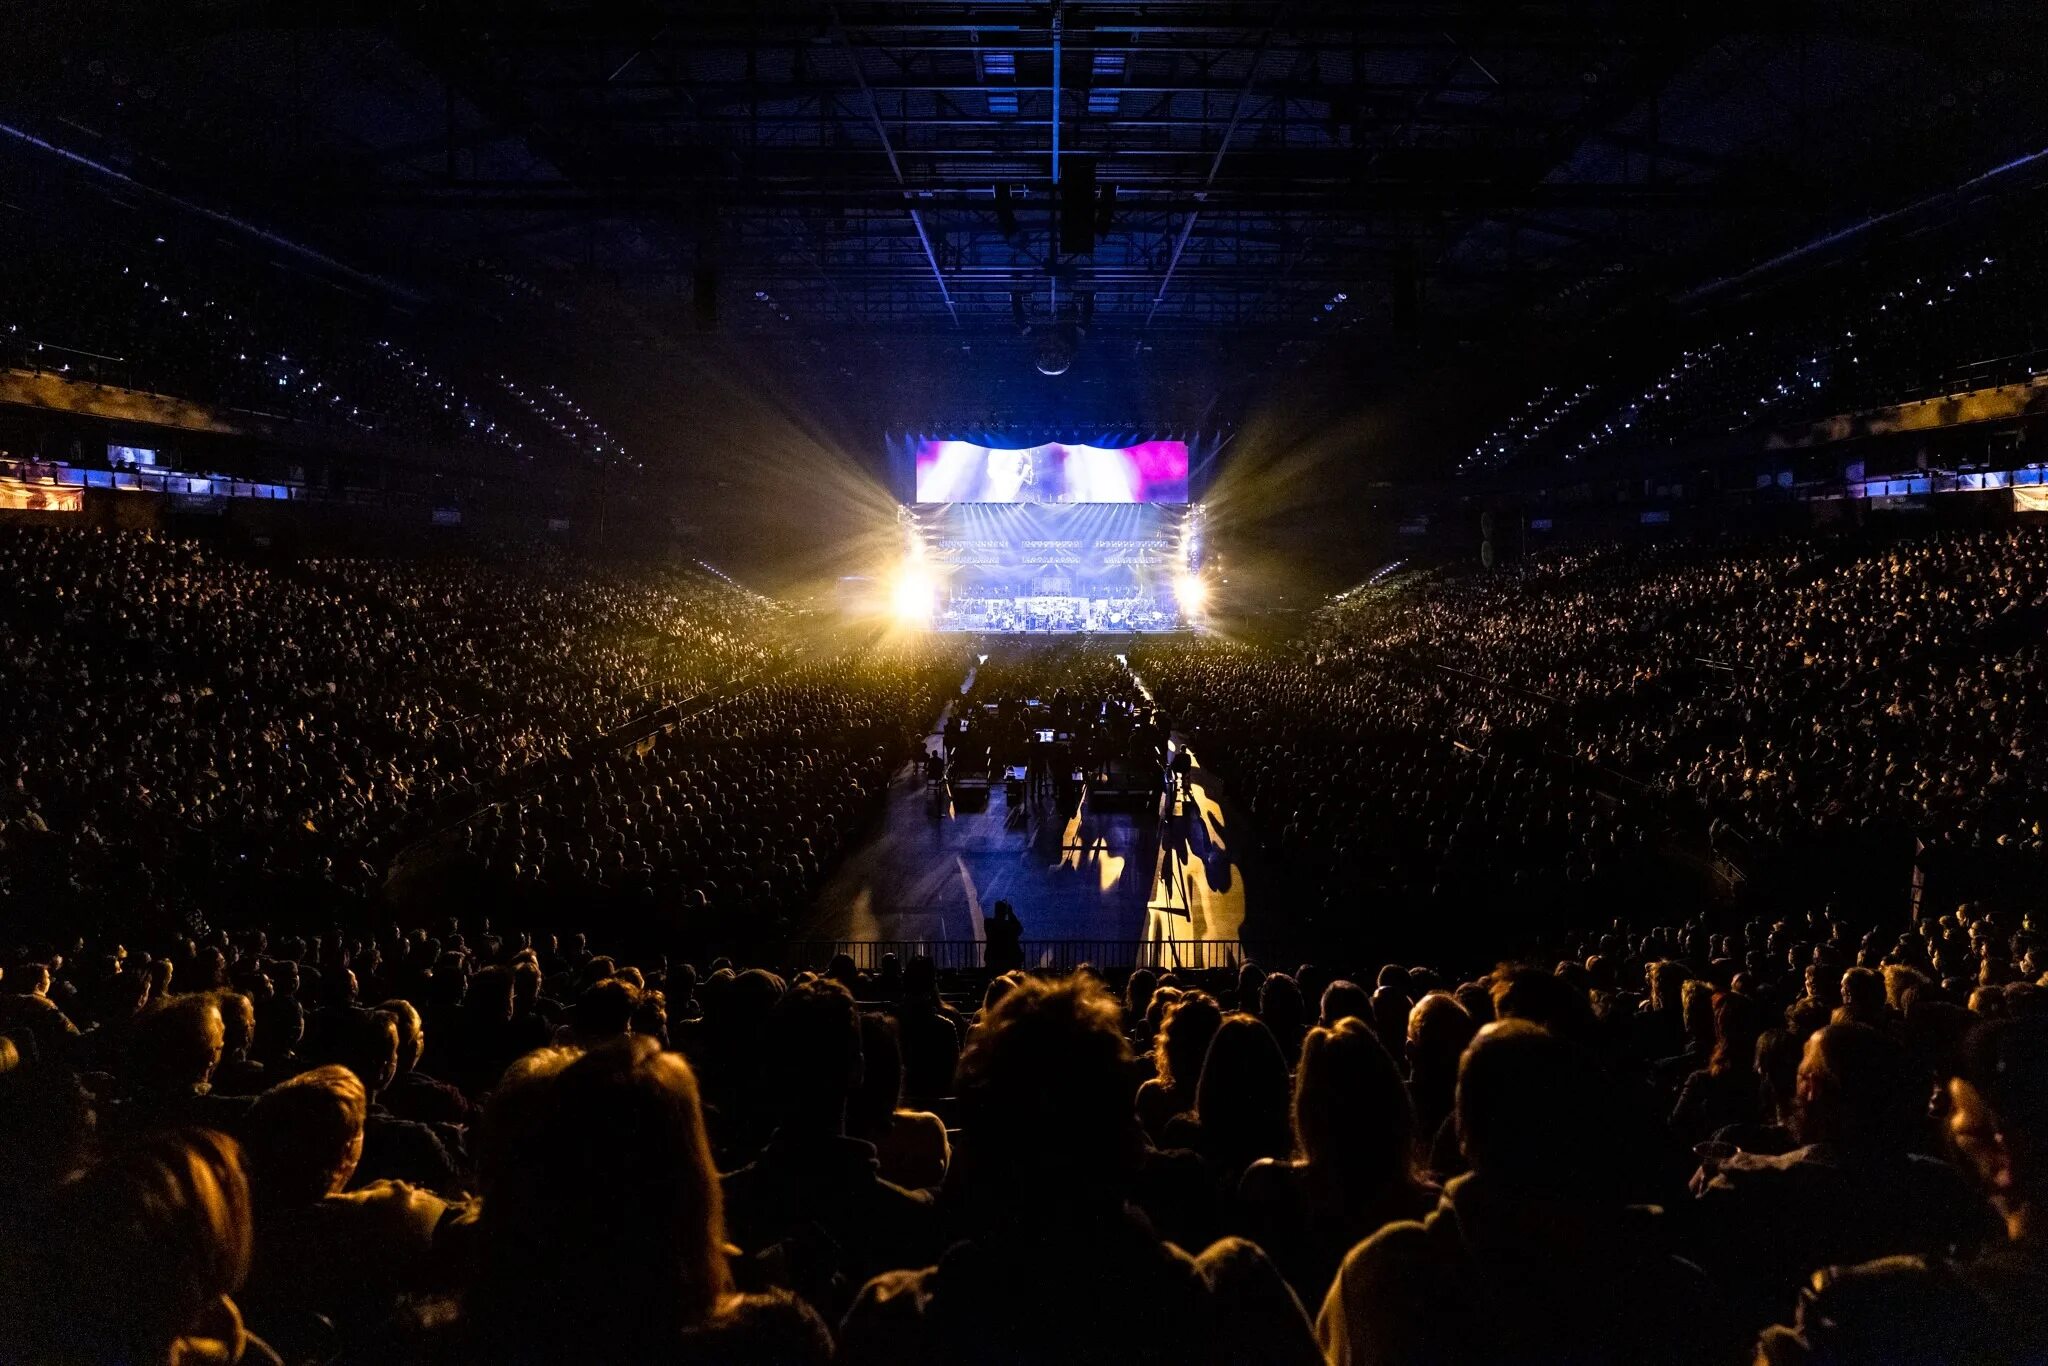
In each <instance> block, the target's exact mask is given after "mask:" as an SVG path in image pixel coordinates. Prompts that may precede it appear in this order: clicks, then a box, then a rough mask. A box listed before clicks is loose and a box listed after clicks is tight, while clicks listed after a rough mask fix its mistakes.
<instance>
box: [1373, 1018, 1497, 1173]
mask: <svg viewBox="0 0 2048 1366" xmlns="http://www.w3.org/2000/svg"><path fill="white" fill-rule="evenodd" d="M1477 1029H1478V1026H1477V1025H1476V1024H1475V1023H1474V1022H1473V1019H1472V1017H1471V1015H1469V1014H1467V1013H1466V1011H1465V1007H1463V1006H1462V1005H1460V1004H1458V998H1457V997H1455V996H1452V995H1450V994H1448V993H1446V992H1441V991H1432V992H1430V993H1429V994H1428V995H1426V996H1424V997H1423V998H1422V999H1421V1000H1419V1001H1417V1002H1416V1003H1415V1009H1413V1010H1411V1011H1409V1012H1408V1030H1407V1035H1406V1038H1407V1059H1408V1094H1409V1096H1410V1097H1411V1098H1412V1099H1413V1100H1414V1104H1415V1155H1416V1160H1417V1161H1418V1162H1420V1163H1421V1164H1422V1165H1423V1166H1424V1168H1425V1169H1427V1170H1430V1171H1440V1170H1442V1171H1448V1172H1449V1173H1450V1174H1453V1175H1455V1174H1456V1172H1457V1171H1458V1170H1461V1169H1462V1167H1461V1164H1460V1163H1458V1162H1456V1161H1455V1160H1452V1159H1453V1157H1454V1155H1455V1152H1456V1149H1457V1144H1458V1134H1457V1129H1456V1126H1454V1125H1453V1124H1452V1123H1451V1112H1452V1110H1453V1108H1454V1106H1455V1103H1456V1100H1457V1094H1458V1061H1459V1059H1461V1058H1463V1057H1464V1056H1465V1049H1466V1047H1467V1046H1468V1045H1470V1044H1471V1042H1472V1035H1473V1034H1474V1033H1475V1032H1476V1031H1477ZM1389 1051H1391V1049H1390V1050H1389ZM1439 1147H1441V1148H1442V1150H1443V1152H1444V1158H1443V1165H1442V1167H1439V1166H1438V1165H1437V1162H1438V1157H1437V1152H1438V1149H1439Z"/></svg>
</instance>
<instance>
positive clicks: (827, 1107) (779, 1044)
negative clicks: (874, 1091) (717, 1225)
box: [721, 978, 938, 1318]
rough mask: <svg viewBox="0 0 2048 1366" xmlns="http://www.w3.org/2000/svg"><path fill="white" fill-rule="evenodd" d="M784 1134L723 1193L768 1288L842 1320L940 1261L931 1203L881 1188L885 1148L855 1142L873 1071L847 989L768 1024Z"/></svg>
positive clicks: (828, 988)
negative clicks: (893, 1282)
mask: <svg viewBox="0 0 2048 1366" xmlns="http://www.w3.org/2000/svg"><path fill="white" fill-rule="evenodd" d="M768 1056H769V1058H770V1059H771V1064H772V1066H773V1068H774V1073H775V1075H774V1079H773V1084H774V1090H773V1093H772V1094H773V1097H774V1100H775V1109H776V1113H777V1116H778V1122H777V1124H776V1127H775V1131H774V1134H773V1136H772V1137H771V1138H770V1139H769V1141H768V1145H767V1147H766V1148H764V1149H763V1150H762V1152H761V1154H760V1155H759V1156H758V1157H756V1158H755V1159H754V1160H753V1161H752V1162H750V1163H748V1164H747V1165H746V1166H744V1167H741V1168H740V1169H739V1170H738V1171H735V1172H732V1173H730V1174H729V1175H727V1176H726V1177H725V1178H724V1180H723V1182H722V1183H721V1184H722V1186H723V1191H724V1202H725V1210H726V1219H727V1230H728V1232H729V1233H730V1235H731V1237H732V1239H733V1241H734V1242H735V1243H737V1244H738V1245H739V1247H740V1249H741V1250H742V1251H743V1252H745V1253H746V1254H747V1255H748V1257H749V1258H750V1259H752V1262H753V1264H754V1270H755V1271H757V1272H758V1273H759V1280H760V1282H761V1283H779V1284H783V1285H786V1286H788V1287H789V1288H791V1289H794V1290H796V1291H797V1292H798V1293H799V1294H801V1295H803V1297H804V1298H806V1299H807V1300H809V1301H810V1302H811V1304H812V1305H813V1306H815V1307H816V1308H817V1309H818V1310H819V1311H820V1312H821V1313H824V1314H826V1315H827V1316H828V1317H835V1318H836V1317H837V1316H838V1315H839V1314H841V1313H843V1312H844V1311H845V1309H846V1306H847V1305H848V1304H850V1303H851V1302H852V1300H853V1296H854V1293H855V1292H856V1291H858V1290H859V1288H860V1286H861V1283H862V1282H864V1281H866V1280H867V1279H868V1277H870V1276H873V1275H875V1274H877V1273H878V1272H881V1271H884V1270H887V1269H888V1268H890V1267H898V1266H917V1265H921V1264H923V1262H924V1261H925V1260H927V1259H928V1258H929V1257H930V1256H931V1255H932V1253H933V1252H934V1251H936V1249H937V1239H938V1230H937V1225H936V1222H935V1219H934V1215H933V1210H932V1205H931V1202H930V1200H929V1198H928V1197H926V1196H924V1195H921V1194H916V1193H913V1192H911V1191H907V1190H905V1189H903V1188H902V1187H901V1186H896V1185H892V1184H891V1183H890V1182H888V1181H885V1180H883V1179H882V1176H881V1173H880V1165H881V1164H880V1162H879V1161H878V1160H877V1158H876V1156H875V1145H874V1144H872V1143H869V1142H866V1141H865V1140H862V1139H859V1138H854V1137H851V1136H849V1135H848V1133H847V1112H848V1107H849V1105H850V1104H851V1103H852V1102H853V1101H854V1100H855V1098H856V1097H857V1096H858V1095H859V1093H860V1087H861V1082H862V1076H863V1070H864V1057H863V1053H862V1048H861V1025H860V1010H859V1007H857V1006H856V1005H855V1004H854V1001H853V997H852V996H850V995H848V994H847V991H846V988H845V987H842V986H840V985H839V984H838V983H837V982H829V981H826V980H824V979H822V978H820V979H816V980H813V981H808V982H800V983H799V984H798V985H796V986H794V987H791V988H790V990H789V992H788V993H787V994H786V995H784V996H783V998H782V1000H781V1001H780V1002H778V1003H777V1005H776V1007H775V1013H774V1015H773V1016H772V1017H771V1019H770V1023H769V1053H768Z"/></svg>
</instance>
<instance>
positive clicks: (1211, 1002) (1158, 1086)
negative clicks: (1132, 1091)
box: [1137, 991, 1223, 1143]
mask: <svg viewBox="0 0 2048 1366" xmlns="http://www.w3.org/2000/svg"><path fill="white" fill-rule="evenodd" d="M1222 1023H1223V1012H1222V1011H1221V1010H1219V1009H1218V1008H1217V1005H1216V998H1215V997H1213V996H1211V995H1209V994H1208V993H1207V992H1204V991H1190V992H1186V993H1184V994H1182V995H1181V996H1180V997H1179V999H1177V1000H1175V1001H1174V1002H1173V1003H1172V1004H1171V1005H1169V1006H1168V1007H1167V1010H1166V1014H1165V1016H1164V1018H1163V1019H1161V1021H1160V1024H1159V1034H1158V1038H1157V1041H1156V1043H1155V1045H1154V1047H1153V1049H1152V1062H1153V1066H1154V1068H1155V1069H1156V1070H1155V1072H1154V1075H1153V1076H1152V1078H1151V1080H1149V1081H1147V1082H1146V1083H1145V1084H1144V1085H1143V1086H1140V1087H1139V1088H1138V1102H1137V1103H1138V1122H1139V1123H1140V1124H1142V1125H1143V1126H1144V1129H1145V1133H1146V1135H1147V1136H1148V1137H1149V1138H1150V1139H1151V1140H1152V1141H1153V1142H1154V1143H1158V1142H1160V1141H1161V1140H1162V1139H1163V1138H1164V1137H1165V1135H1166V1125H1167V1121H1169V1120H1171V1119H1172V1118H1173V1117H1174V1116H1176V1115H1181V1114H1186V1113H1188V1112H1189V1111H1191V1110H1193V1109H1194V1108H1195V1087H1196V1085H1197V1084H1198V1083H1199V1082H1200V1081H1201V1079H1202V1062H1203V1060H1204V1059H1205V1058H1207V1057H1208V1056H1209V1042H1210V1040H1212V1039H1214V1038H1215V1037H1216V1030H1217V1028H1218V1026H1220V1025H1221V1024H1222Z"/></svg>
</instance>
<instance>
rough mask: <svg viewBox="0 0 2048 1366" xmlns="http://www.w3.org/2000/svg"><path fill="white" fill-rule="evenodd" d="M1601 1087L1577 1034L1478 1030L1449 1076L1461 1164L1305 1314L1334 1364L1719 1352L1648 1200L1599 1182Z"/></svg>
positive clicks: (1357, 1257) (1701, 1287)
mask: <svg viewBox="0 0 2048 1366" xmlns="http://www.w3.org/2000/svg"><path fill="white" fill-rule="evenodd" d="M1600 1084H1601V1083H1600V1079H1599V1073H1598V1071H1597V1070H1596V1069H1595V1068H1594V1067H1593V1066H1592V1065H1591V1063H1590V1061H1589V1060H1588V1059H1587V1058H1586V1057H1585V1056H1584V1055H1583V1053H1582V1051H1581V1050H1580V1049H1579V1048H1578V1047H1577V1046H1575V1045H1573V1044H1571V1043H1570V1042H1568V1041H1566V1040H1564V1039H1561V1038H1559V1037H1557V1036H1556V1035H1553V1034H1551V1033H1550V1032H1549V1031H1548V1030H1546V1029H1543V1028H1542V1027H1540V1026H1538V1025H1534V1024H1531V1023H1529V1022H1527V1021H1524V1020H1509V1021H1503V1022H1501V1023H1498V1024H1494V1025H1489V1026H1487V1027H1486V1028H1485V1029H1482V1030H1481V1031H1480V1032H1479V1035H1478V1037H1477V1038H1476V1039H1474V1041H1473V1043H1472V1046H1471V1048H1470V1049H1468V1050H1467V1052H1466V1054H1465V1060H1464V1063H1463V1065H1462V1067H1461V1068H1460V1070H1459V1076H1458V1099H1457V1125H1458V1138H1459V1142H1460V1143H1461V1144H1462V1145H1463V1147H1464V1151H1465V1157H1466V1159H1467V1161H1468V1162H1469V1164H1470V1167H1471V1170H1470V1171H1469V1172H1467V1173H1466V1174H1465V1175H1463V1176H1460V1177H1458V1178H1457V1179H1456V1180H1454V1181H1452V1182H1451V1183H1450V1185H1449V1186H1447V1187H1446V1188H1445V1190H1444V1193H1443V1199H1442V1202H1441V1203H1440V1204H1439V1205H1438V1207H1437V1209H1436V1211H1435V1212H1434V1213H1432V1214H1430V1215H1429V1217H1428V1218H1426V1219H1424V1220H1423V1221H1422V1222H1420V1223H1396V1224H1390V1225H1388V1226H1387V1227H1386V1228H1383V1229H1381V1230H1380V1231H1379V1232H1378V1233H1376V1234H1374V1235H1373V1236H1372V1237H1370V1238H1368V1239H1367V1240H1366V1241H1365V1242H1363V1243H1361V1244H1360V1245H1359V1246H1358V1247H1356V1248H1355V1249H1353V1250H1352V1252H1351V1254H1350V1255H1349V1256H1348V1257H1346V1258H1345V1259H1344V1263H1343V1265H1342V1266H1341V1267H1340V1268H1339V1269H1338V1273H1337V1279H1336V1283H1335V1284H1334V1285H1332V1286H1331V1287H1330V1293H1329V1296H1328V1297H1327V1298H1326V1299H1325V1300H1324V1301H1323V1306H1322V1312H1321V1314H1320V1315H1319V1316H1318V1318H1317V1322H1316V1334H1317V1337H1318V1338H1319V1339H1320V1341H1321V1343H1322V1346H1323V1350H1324V1352H1325V1354H1326V1355H1327V1357H1328V1359H1329V1361H1330V1362H1331V1363H1332V1366H1354V1363H1358V1364H1363V1363H1381V1362H1385V1363H1393V1362H1417V1361H1427V1362H1443V1363H1451V1362H1459V1363H1462V1362H1472V1363H1480V1362H1502V1361H1571V1362H1612V1363H1617V1366H1618V1364H1619V1363H1622V1362H1639V1361H1660V1362H1686V1361H1699V1362H1706V1361H1714V1360H1718V1359H1719V1358H1720V1357H1721V1355H1722V1354H1723V1353H1724V1352H1725V1351H1726V1349H1727V1347H1728V1342H1727V1341H1726V1339H1725V1333H1724V1331H1723V1330H1722V1328H1721V1325H1720V1321H1719V1319H1718V1317H1717V1315H1716V1313H1715V1310H1714V1306H1713V1303H1712V1299H1711V1297H1710V1295H1709V1292H1708V1288H1707V1285H1706V1282H1705V1279H1704V1278H1703V1277H1702V1276H1701V1275H1700V1274H1699V1273H1698V1271H1697V1270H1695V1269H1693V1268H1692V1267H1690V1266H1688V1265H1687V1264H1685V1263H1684V1262H1682V1261H1680V1260H1679V1259H1678V1258H1676V1257H1674V1256H1672V1255H1671V1254H1670V1253H1669V1251H1668V1250H1667V1247H1666V1244H1665V1242H1664V1240H1663V1239H1662V1238H1660V1237H1659V1236H1658V1233H1657V1231H1656V1229H1655V1228H1654V1226H1653V1224H1654V1220H1653V1216H1652V1215H1651V1213H1650V1212H1649V1211H1645V1210H1640V1209H1635V1208H1631V1207H1628V1206H1624V1205H1622V1204H1619V1203H1617V1202H1616V1201H1615V1200H1614V1198H1613V1196H1612V1195H1611V1194H1610V1193H1609V1192H1610V1191H1611V1183H1610V1182H1609V1181H1608V1180H1607V1178H1606V1173H1605V1170H1604V1168H1605V1164H1606V1162H1607V1161H1608V1160H1611V1158H1612V1156H1613V1154H1612V1152H1611V1149H1612V1146H1613V1138H1614V1136H1613V1135H1612V1134H1611V1133H1607V1132H1603V1131H1602V1130H1601V1129H1600V1127H1599V1123H1598V1116H1599V1114H1600V1109H1599V1107H1598V1106H1597V1104H1596V1101H1597V1099H1598V1093H1599V1088H1600Z"/></svg>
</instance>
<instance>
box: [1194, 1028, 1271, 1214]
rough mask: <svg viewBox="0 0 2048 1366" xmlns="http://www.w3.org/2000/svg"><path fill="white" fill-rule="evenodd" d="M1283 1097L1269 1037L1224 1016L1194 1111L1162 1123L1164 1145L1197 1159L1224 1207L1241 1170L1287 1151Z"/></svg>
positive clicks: (1197, 1090) (1267, 1032)
mask: <svg viewBox="0 0 2048 1366" xmlns="http://www.w3.org/2000/svg"><path fill="white" fill-rule="evenodd" d="M1288 1091H1289V1088H1288V1081H1287V1060H1286V1059H1285V1058H1283V1057H1282V1056H1281V1055H1280V1045H1279V1043H1278V1042H1277V1041H1275V1040H1274V1038H1273V1031H1271V1030H1270V1029H1267V1028H1266V1026H1265V1023H1264V1021H1262V1020H1259V1019H1257V1018H1255V1017H1253V1016H1250V1015H1243V1014H1231V1015H1226V1016H1224V1017H1223V1022H1222V1023H1221V1024H1220V1025H1218V1026H1217V1028H1216V1037H1215V1038H1213V1039H1211V1040H1210V1041H1209V1054H1208V1056H1207V1057H1205V1058H1204V1059H1203V1060H1202V1077H1201V1080H1200V1082H1198V1083H1197V1084H1196V1087H1195V1108H1194V1110H1193V1111H1191V1112H1190V1113H1188V1114H1184V1115H1178V1116H1176V1117H1174V1118H1173V1119H1172V1120H1170V1121H1168V1123H1167V1125H1166V1135H1165V1146H1166V1147H1169V1148H1187V1149H1190V1150H1192V1151H1194V1152H1197V1153H1200V1154H1201V1156H1202V1160H1203V1161H1204V1162H1205V1163H1207V1164H1208V1166H1209V1169H1210V1176H1211V1179H1212V1180H1213V1181H1215V1182H1216V1183H1217V1185H1218V1188H1219V1189H1220V1190H1221V1191H1222V1192H1224V1194H1225V1197H1226V1200H1227V1198H1228V1197H1230V1196H1232V1195H1234V1194H1235V1192H1236V1190H1237V1183H1238V1181H1239V1180H1240V1179H1241V1178H1242V1177H1243V1176H1244V1170H1245V1168H1246V1167H1249V1166H1251V1164H1252V1163H1254V1162H1256V1161H1258V1160H1259V1159H1260V1158H1284V1157H1286V1156H1287V1155H1288V1153H1289V1152H1290V1151H1292V1150H1293V1147H1294V1133H1293V1130H1292V1128H1291V1127H1290V1124H1289V1120H1288V1106H1289V1103H1290V1102H1289V1094H1288Z"/></svg>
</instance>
